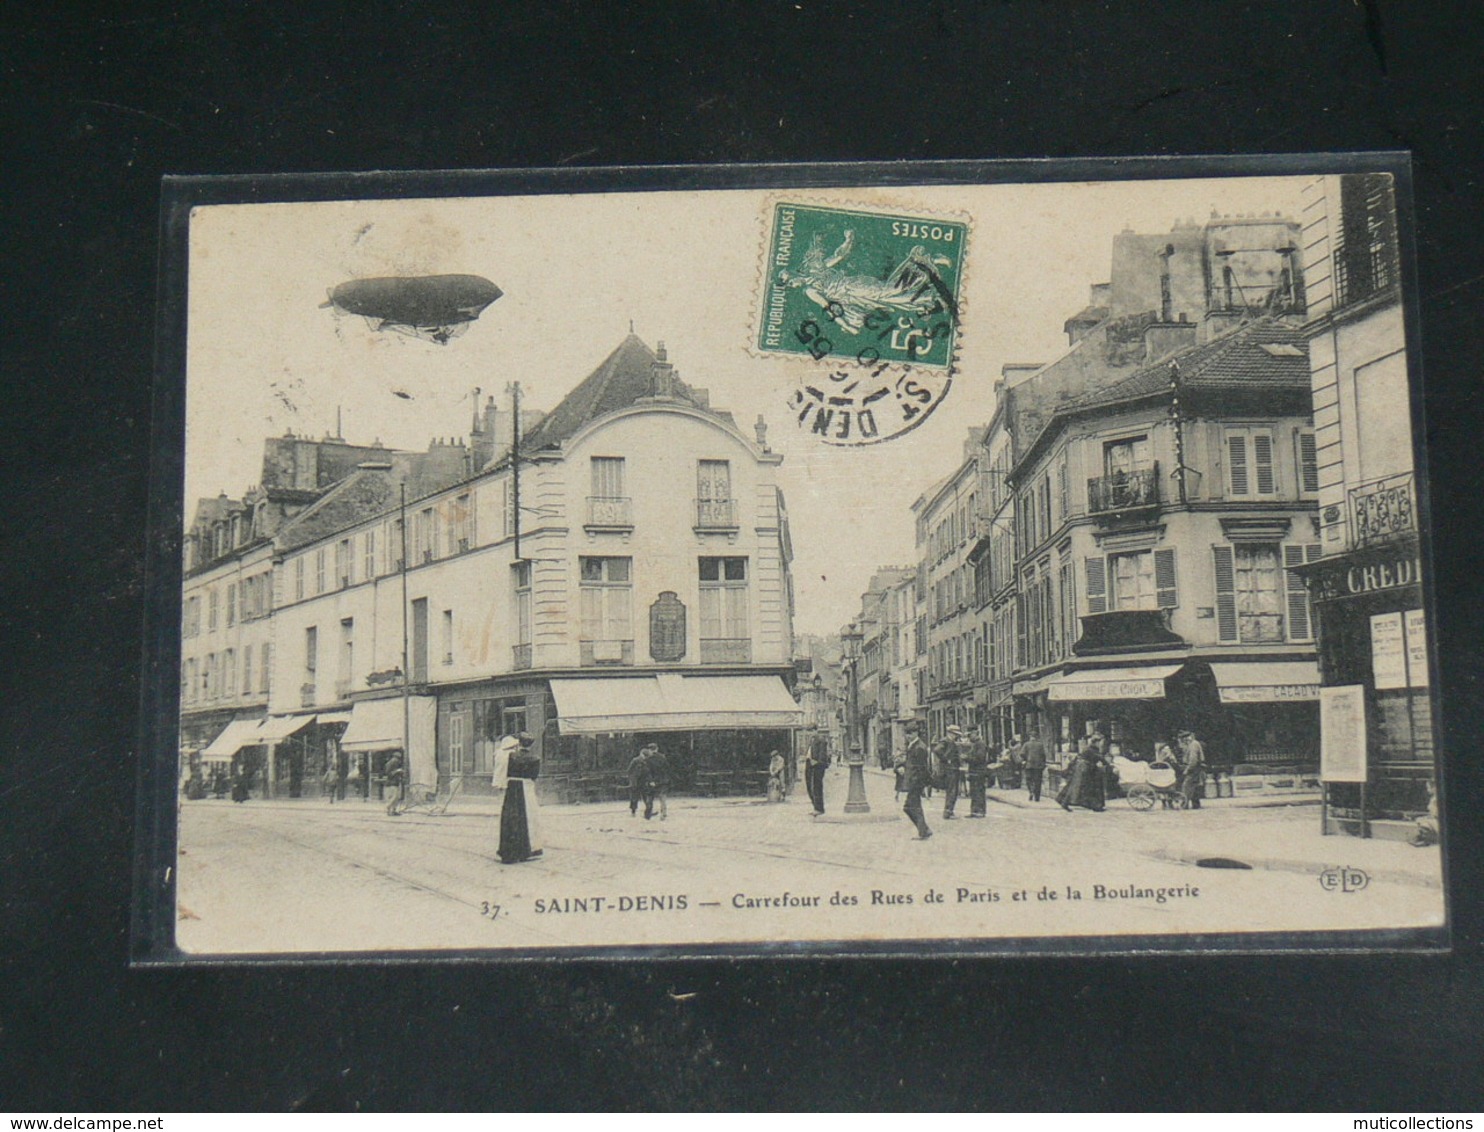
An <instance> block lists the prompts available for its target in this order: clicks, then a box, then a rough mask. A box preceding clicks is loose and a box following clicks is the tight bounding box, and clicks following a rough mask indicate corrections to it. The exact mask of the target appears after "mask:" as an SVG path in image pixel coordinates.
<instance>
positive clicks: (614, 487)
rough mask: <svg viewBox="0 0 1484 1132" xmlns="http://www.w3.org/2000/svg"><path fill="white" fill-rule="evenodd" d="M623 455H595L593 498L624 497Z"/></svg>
mask: <svg viewBox="0 0 1484 1132" xmlns="http://www.w3.org/2000/svg"><path fill="white" fill-rule="evenodd" d="M623 464H624V461H623V457H622V456H594V457H593V460H592V476H593V491H592V494H593V498H594V499H622V498H624V490H623V488H624V475H623Z"/></svg>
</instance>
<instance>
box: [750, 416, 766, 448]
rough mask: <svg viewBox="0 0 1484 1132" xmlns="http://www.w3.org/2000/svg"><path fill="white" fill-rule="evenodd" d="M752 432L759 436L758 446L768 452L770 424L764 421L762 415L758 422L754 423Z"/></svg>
mask: <svg viewBox="0 0 1484 1132" xmlns="http://www.w3.org/2000/svg"><path fill="white" fill-rule="evenodd" d="M752 430H753V432H754V434H756V436H757V446H758V447H759V448H761V449H762V450H763V451H764V452H766V451H767V450H768V422H767V421H765V420H763V415H762V413H759V414H758V415H757V420H755V421H753V422H752Z"/></svg>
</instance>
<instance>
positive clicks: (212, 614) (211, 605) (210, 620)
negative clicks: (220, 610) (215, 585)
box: [206, 590, 216, 632]
mask: <svg viewBox="0 0 1484 1132" xmlns="http://www.w3.org/2000/svg"><path fill="white" fill-rule="evenodd" d="M206 628H207V629H209V630H211V631H213V632H215V631H216V591H215V590H207V591H206Z"/></svg>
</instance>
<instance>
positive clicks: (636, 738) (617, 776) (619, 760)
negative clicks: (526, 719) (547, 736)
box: [542, 673, 804, 801]
mask: <svg viewBox="0 0 1484 1132" xmlns="http://www.w3.org/2000/svg"><path fill="white" fill-rule="evenodd" d="M551 695H552V699H553V702H554V705H555V709H556V715H555V718H554V720H553V721H552V722H553V724H554V727H555V730H556V733H557V739H556V741H555V742H554V743H553V744H552V745H551V746H550V747H549V748H548V753H547V755H546V757H545V758H544V759H543V766H542V780H543V781H544V782H545V783H546V786H545V790H544V793H545V795H546V796H551V797H559V798H562V799H564V800H569V801H601V800H604V799H608V798H619V797H625V796H626V795H627V789H628V765H629V762H630V760H632V759H633V757H634V756H635V755H636V754H637V753H638V751H639V748H640V747H642V746H644V745H645V744H646V743H655V744H657V745H658V746H659V748H660V750H661V751H662V752H663V753H664V755H665V758H666V760H667V762H668V764H669V771H670V788H671V790H672V791H673V792H675V793H694V794H702V795H718V796H721V795H751V794H756V795H757V796H759V797H761V796H762V795H763V793H764V790H765V786H766V781H767V771H768V762H769V759H770V758H771V755H772V752H773V751H775V750H776V751H780V752H783V753H784V755H785V757H787V753H788V751H789V750H790V749H791V748H792V745H793V742H794V738H793V735H794V732H795V731H796V730H797V729H798V728H800V727H802V726H803V722H804V717H803V711H802V710H801V709H800V708H799V705H798V704H797V703H796V702H795V701H794V698H793V696H792V695H790V694H789V691H788V689H787V688H786V687H785V686H784V683H783V681H782V680H781V679H780V678H779V677H777V676H684V675H680V674H673V673H665V674H660V675H652V676H651V675H647V674H646V675H635V676H629V677H570V678H568V677H563V678H560V679H554V680H552V681H551Z"/></svg>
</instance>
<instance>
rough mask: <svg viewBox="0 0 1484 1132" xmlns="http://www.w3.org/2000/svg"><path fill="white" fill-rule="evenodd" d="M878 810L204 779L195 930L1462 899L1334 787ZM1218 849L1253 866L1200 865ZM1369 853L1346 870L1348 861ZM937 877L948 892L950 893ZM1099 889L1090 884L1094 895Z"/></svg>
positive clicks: (352, 937)
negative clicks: (1181, 803) (502, 850)
mask: <svg viewBox="0 0 1484 1132" xmlns="http://www.w3.org/2000/svg"><path fill="white" fill-rule="evenodd" d="M867 782H868V794H869V797H870V801H871V805H872V810H871V812H870V813H869V814H865V815H843V814H841V813H840V812H839V808H840V806H841V804H842V803H843V801H844V798H845V793H846V775H845V772H844V770H843V769H841V768H836V769H834V770H832V771H831V772H830V780H829V783H828V795H827V796H828V798H829V805H830V809H831V812H830V813H828V814H827V815H826V816H825V817H824V818H820V819H815V818H812V817H810V816H809V808H808V805H807V802H805V801H804V799H803V798H802V797H801V796H800V795H799V794H794V795H793V796H792V797H791V798H790V799H789V800H788V801H787V802H786V803H784V804H782V805H768V804H766V803H763V802H761V801H752V800H736V799H692V798H677V799H672V800H671V801H670V807H669V817H668V819H667V820H665V821H661V820H660V819H659V818H658V817H656V818H655V819H654V820H652V821H650V822H645V821H644V820H643V818H642V816H640V817H632V816H631V815H630V814H629V812H628V807H627V806H626V805H624V804H619V803H609V804H597V805H587V806H549V807H546V808H544V809H543V810H542V812H541V815H540V818H541V823H542V835H543V838H544V844H545V853H544V855H543V856H542V857H541V858H540V859H537V860H533V861H529V862H526V863H524V864H521V865H518V866H513V867H509V866H504V865H502V864H501V863H500V862H499V860H498V859H497V857H496V856H495V848H496V842H497V840H498V824H499V818H498V813H497V811H496V809H495V807H494V806H493V805H492V804H491V802H490V801H489V800H487V799H474V798H463V797H461V798H459V799H457V800H456V802H455V804H454V807H453V809H452V810H451V812H450V813H449V814H448V815H445V816H442V817H432V816H428V815H425V814H418V813H411V814H406V815H403V816H401V817H398V818H391V817H388V816H387V815H386V814H385V813H384V812H383V810H382V809H381V808H380V807H379V806H377V805H375V804H366V803H354V802H352V803H348V804H347V803H342V804H338V805H329V804H326V803H323V802H318V801H294V802H290V801H283V802H263V801H257V800H255V801H252V802H249V803H247V804H245V805H240V806H237V805H232V804H231V803H228V802H220V801H203V802H195V803H189V804H187V805H186V807H185V809H184V812H183V814H182V821H181V831H182V832H181V856H180V860H179V866H180V868H179V915H180V919H179V939H180V944H181V946H182V948H183V949H185V950H187V951H191V952H216V951H223V952H225V951H235V952H252V951H260V950H300V951H320V950H327V951H340V950H362V949H438V948H487V947H495V948H532V947H537V948H541V947H561V946H582V945H594V944H610V945H620V946H622V945H641V944H708V943H722V942H726V941H739V942H743V941H767V940H775V941H779V940H781V941H788V940H829V939H835V938H840V937H845V936H849V937H855V938H864V939H871V940H890V939H916V938H944V939H953V938H960V937H962V938H975V937H990V938H994V937H1000V938H1013V937H1024V936H1056V935H1065V936H1081V935H1105V934H1108V935H1116V934H1124V933H1136V934H1149V933H1170V932H1208V931H1231V930H1236V929H1241V930H1243V931H1287V930H1346V929H1361V928H1383V927H1399V926H1425V925H1433V924H1437V923H1440V922H1441V909H1442V891H1441V883H1440V877H1439V871H1438V870H1439V856H1438V852H1437V850H1436V849H1435V848H1432V849H1415V848H1413V847H1411V846H1409V845H1406V844H1403V843H1400V842H1379V841H1364V842H1363V841H1359V840H1357V839H1354V838H1343V837H1329V838H1325V837H1321V836H1320V835H1319V832H1318V816H1319V812H1318V807H1317V805H1313V804H1308V805H1291V806H1265V807H1254V806H1250V805H1249V806H1244V805H1242V804H1240V803H1234V802H1231V801H1228V800H1226V799H1218V800H1211V801H1209V802H1208V803H1207V805H1206V806H1205V807H1204V808H1203V809H1201V810H1199V811H1195V812H1187V813H1178V812H1165V811H1160V810H1154V811H1151V812H1148V813H1139V812H1136V811H1134V810H1132V809H1130V808H1129V807H1128V806H1127V805H1126V804H1125V803H1124V802H1122V801H1114V802H1112V803H1111V804H1110V805H1109V808H1108V810H1107V811H1106V812H1104V813H1101V814H1093V813H1086V812H1080V811H1078V812H1073V813H1070V814H1069V813H1066V812H1063V811H1062V810H1061V809H1060V808H1059V807H1058V806H1056V804H1055V803H1054V802H1051V801H1049V800H1047V801H1043V802H1042V803H1041V804H1040V805H1039V806H1032V805H1030V804H1029V803H1026V802H1025V801H1024V799H1023V796H1022V795H1020V794H1019V793H1018V792H1004V793H1003V794H1001V796H1000V797H997V798H995V800H994V801H992V803H991V805H990V808H989V815H988V818H987V820H983V821H975V820H970V819H968V818H967V817H966V816H965V815H966V814H967V809H968V807H967V804H966V803H961V805H960V808H959V814H960V816H959V818H958V819H957V820H955V821H944V820H943V819H942V816H941V797H939V798H934V799H931V800H930V805H929V809H928V815H929V821H930V823H931V824H932V826H933V829H934V834H935V836H934V837H933V838H932V839H931V840H930V841H925V842H924V841H917V840H915V839H914V838H913V837H912V836H911V826H910V824H909V823H908V822H907V820H906V819H905V818H904V817H903V816H902V814H901V812H900V808H899V806H898V805H896V804H895V803H894V801H893V797H892V792H891V782H890V780H889V778H887V777H886V776H883V775H880V774H877V773H871V774H868V776H867ZM1211 858H1224V859H1228V860H1235V861H1240V862H1242V863H1244V864H1246V865H1248V866H1250V868H1247V869H1241V868H1210V867H1200V866H1199V865H1198V864H1197V862H1198V861H1201V860H1209V859H1211ZM1335 866H1344V867H1347V868H1358V869H1360V870H1363V872H1364V873H1365V875H1366V877H1367V878H1368V880H1367V883H1366V885H1365V888H1364V889H1363V890H1362V891H1350V892H1340V891H1327V890H1326V889H1325V888H1324V887H1323V886H1322V885H1321V883H1320V874H1321V873H1323V872H1324V870H1325V869H1327V868H1331V867H1335ZM930 893H932V894H936V896H937V897H941V899H935V898H934V896H932V895H930ZM1077 893H1080V898H1079V897H1078V896H1077V895H1076V894H1077Z"/></svg>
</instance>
